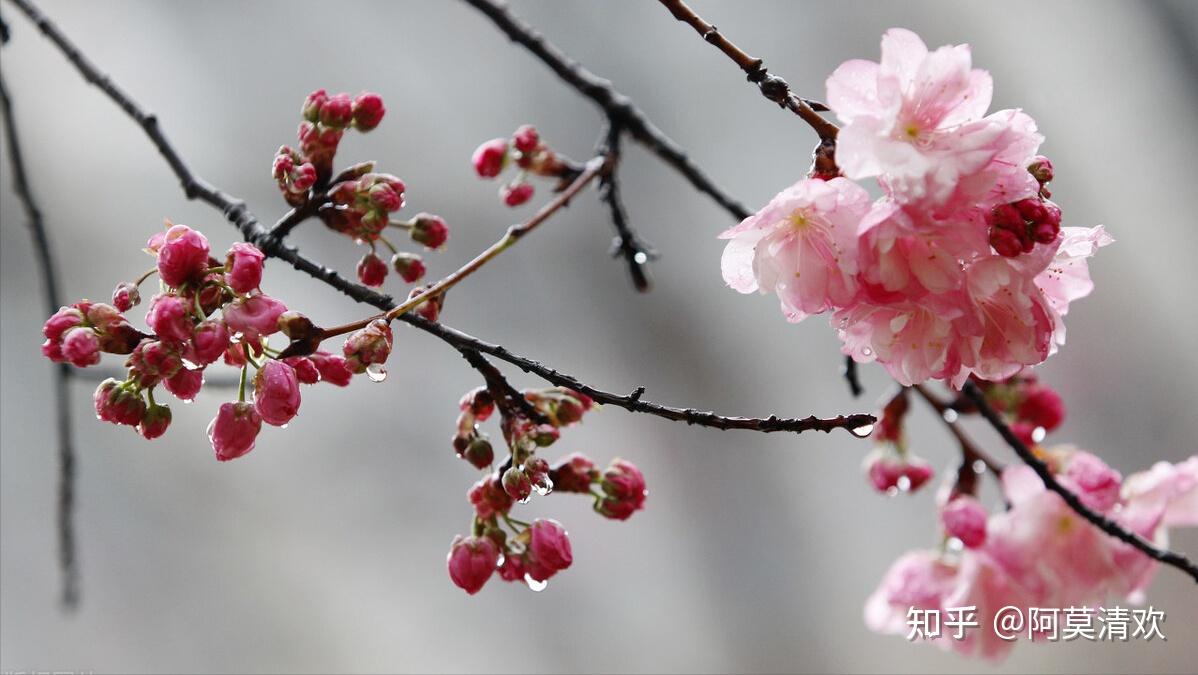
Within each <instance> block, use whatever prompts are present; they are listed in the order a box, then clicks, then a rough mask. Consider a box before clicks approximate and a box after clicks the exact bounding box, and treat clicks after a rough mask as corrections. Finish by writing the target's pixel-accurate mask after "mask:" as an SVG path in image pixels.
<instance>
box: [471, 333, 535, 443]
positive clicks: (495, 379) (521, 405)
mask: <svg viewBox="0 0 1198 675" xmlns="http://www.w3.org/2000/svg"><path fill="white" fill-rule="evenodd" d="M458 351H459V352H461V354H462V356H463V357H465V358H466V361H467V362H468V363H469V364H470V366H471V367H473V368H474V369H475V370H477V371H478V372H479V373H481V374H482V376H483V381H485V382H486V384H487V390H488V391H490V392H491V398H493V399H495V405H497V406H499V409H500V411H501V412H502V413H503V414H504V416H505V417H506V416H509V415H520V416H523V417H526V418H528V419H530V420H532V421H534V422H536V423H537V424H544V423H545V422H547V421H548V420H547V419H546V417H545V416H544V415H543V414H541V412H540V411H539V410H537V409H536V408H534V407H533V405H532V403H530V402H529V401H528V399H526V398H524V394H521V393H520V391H519V390H517V389H516V388H515V387H513V386H512V385H511V383H510V382H508V381H507V378H506V377H504V376H503V373H501V372H499V369H498V368H496V367H495V365H494V364H492V363H491V362H490V361H488V360H487V358H486V357H485V356H483V355H482V354H480V353H479V352H478V350H476V349H469V348H462V349H459V350H458Z"/></svg>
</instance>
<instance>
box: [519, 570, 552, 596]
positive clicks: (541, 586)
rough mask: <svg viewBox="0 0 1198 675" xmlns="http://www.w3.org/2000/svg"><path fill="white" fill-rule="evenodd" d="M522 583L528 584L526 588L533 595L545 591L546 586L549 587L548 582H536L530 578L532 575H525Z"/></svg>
mask: <svg viewBox="0 0 1198 675" xmlns="http://www.w3.org/2000/svg"><path fill="white" fill-rule="evenodd" d="M524 583H526V584H528V588H529V589H530V590H532V591H533V592H534V593H540V592H541V591H543V590H545V587H546V586H548V585H549V582H548V581H537V580H536V579H533V578H532V575H530V574H527V573H525V575H524Z"/></svg>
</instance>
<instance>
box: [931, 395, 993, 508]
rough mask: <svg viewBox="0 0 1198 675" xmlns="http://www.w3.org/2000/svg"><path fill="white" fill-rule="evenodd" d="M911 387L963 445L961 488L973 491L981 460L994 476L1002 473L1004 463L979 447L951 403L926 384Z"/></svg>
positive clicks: (959, 469) (960, 468) (958, 480)
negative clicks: (977, 468)
mask: <svg viewBox="0 0 1198 675" xmlns="http://www.w3.org/2000/svg"><path fill="white" fill-rule="evenodd" d="M911 389H914V390H915V392H916V393H917V394H919V395H920V397H922V398H923V400H925V401H927V403H928V405H929V406H931V407H932V409H933V410H935V411H936V415H937V417H939V418H940V421H941V422H944V426H946V427H948V430H949V432H950V433H951V434H952V435H953V437H955V438H956V439H957V443H959V444H960V446H961V465H960V467H958V469H957V485H958V487H959V488H960V489H962V490H964V491H966V492H969V493H971V494H972V493H973V489H972V488H973V485H974V482H975V481H976V480H977V475H978V472H977V471H975V470H974V464H976V463H977V462H979V461H980V462H981V463H982V464H984V465H985V467H986V468H987V469H988V470H989V471H990V473H991V474H993V475H994V476H999V475H1002V472H1003V468H1004V467H1003V465H1002V464H1001V463H1000V462H999V461H998V460H996V459H994V458H993V457H991V456H990V454H989V453H987V452H985V451H984V450H982V449H981V448H980V447H978V444H977V443H975V442H974V441H973V439H972V438H970V437H969V434H966V433H965V430H964V429H962V428H961V425H960V423H958V422H957V420H956V418H954V417H952V415H953V414H954V413H956V410H954V409H953V407H952V405H951V404H949V403H945V402H944V401H943V400H941V399H940V397H939V396H936V395H935V394H933V393H932V392H931V390H930V389H928V387H927V385H925V384H917V385H915V386H913V387H911ZM946 414H947V416H946Z"/></svg>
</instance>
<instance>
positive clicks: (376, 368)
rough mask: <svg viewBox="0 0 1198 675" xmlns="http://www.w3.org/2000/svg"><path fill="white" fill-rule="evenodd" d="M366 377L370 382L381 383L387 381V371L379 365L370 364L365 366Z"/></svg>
mask: <svg viewBox="0 0 1198 675" xmlns="http://www.w3.org/2000/svg"><path fill="white" fill-rule="evenodd" d="M366 377H368V378H370V381H371V382H382V381H383V380H385V379H387V369H386V368H384V367H383V366H382V365H381V364H378V363H372V364H370V365H369V366H366Z"/></svg>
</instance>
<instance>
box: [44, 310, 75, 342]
mask: <svg viewBox="0 0 1198 675" xmlns="http://www.w3.org/2000/svg"><path fill="white" fill-rule="evenodd" d="M81 323H83V312H81V311H79V310H78V309H76V308H74V307H63V308H61V309H59V310H58V311H57V312H55V313H54V315H53V316H51V317H50V318H49V319H46V323H45V324H43V325H42V335H45V336H46V339H48V340H53V341H55V342H57V341H58V340H59V339H60V338H61V337H62V334H63V333H64V332H66V330H67V329H68V328H71V327H73V326H78V325H79V324H81Z"/></svg>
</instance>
